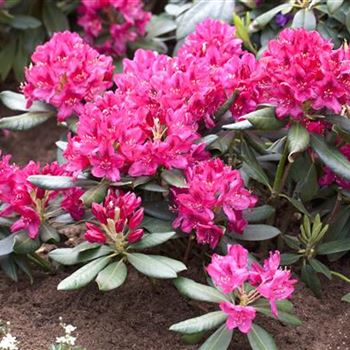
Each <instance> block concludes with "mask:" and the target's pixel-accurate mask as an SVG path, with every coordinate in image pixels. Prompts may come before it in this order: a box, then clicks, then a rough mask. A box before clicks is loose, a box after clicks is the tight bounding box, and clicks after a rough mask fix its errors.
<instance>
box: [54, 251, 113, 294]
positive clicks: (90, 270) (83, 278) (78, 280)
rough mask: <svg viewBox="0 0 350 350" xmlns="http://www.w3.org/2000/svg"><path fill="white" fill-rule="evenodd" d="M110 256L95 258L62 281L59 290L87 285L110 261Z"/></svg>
mask: <svg viewBox="0 0 350 350" xmlns="http://www.w3.org/2000/svg"><path fill="white" fill-rule="evenodd" d="M110 260H111V258H110V257H108V256H105V257H102V258H99V259H96V260H93V261H91V262H89V263H88V264H86V265H85V266H83V267H81V268H80V269H79V270H77V271H75V272H74V273H73V274H71V275H70V276H69V277H67V278H66V279H64V280H63V281H61V282H60V284H59V285H58V286H57V290H74V289H79V288H81V287H84V286H86V285H87V284H88V283H89V282H91V281H92V280H93V279H94V278H95V277H96V276H97V274H98V273H99V272H100V271H101V270H102V269H103V268H104V267H105V266H106V265H107V264H108V263H109V262H110Z"/></svg>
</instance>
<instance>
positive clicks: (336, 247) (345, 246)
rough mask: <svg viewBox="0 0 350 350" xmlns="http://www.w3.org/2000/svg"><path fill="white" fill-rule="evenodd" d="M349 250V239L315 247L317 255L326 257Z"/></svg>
mask: <svg viewBox="0 0 350 350" xmlns="http://www.w3.org/2000/svg"><path fill="white" fill-rule="evenodd" d="M348 250H350V238H344V239H339V240H337V241H331V242H326V243H322V244H320V245H319V246H318V247H317V254H319V255H326V254H333V253H339V252H345V251H348Z"/></svg>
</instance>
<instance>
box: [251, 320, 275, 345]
mask: <svg viewBox="0 0 350 350" xmlns="http://www.w3.org/2000/svg"><path fill="white" fill-rule="evenodd" d="M248 340H249V344H250V346H251V347H252V349H253V350H277V346H276V343H275V341H274V340H273V338H272V336H271V335H270V334H269V333H267V332H266V331H265V329H263V328H261V327H260V326H258V325H257V324H253V326H252V330H251V331H250V332H249V333H248Z"/></svg>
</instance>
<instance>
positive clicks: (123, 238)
mask: <svg viewBox="0 0 350 350" xmlns="http://www.w3.org/2000/svg"><path fill="white" fill-rule="evenodd" d="M140 205H141V198H140V197H137V196H136V195H135V193H132V192H127V193H122V192H119V191H113V190H111V189H110V190H109V191H108V194H107V196H106V197H105V199H104V201H103V203H102V204H97V203H93V204H92V213H93V215H94V216H95V217H96V219H97V220H98V221H99V225H98V226H97V225H95V224H91V223H87V227H88V231H87V232H86V234H85V239H86V240H88V241H89V242H92V241H93V240H94V242H97V243H101V244H104V243H107V242H108V243H113V242H114V243H113V244H117V245H118V246H121V245H123V244H125V242H128V243H129V244H132V243H136V242H138V241H139V240H141V239H142V236H143V229H141V228H139V226H140V224H141V222H142V220H143V208H140ZM102 236H103V237H104V238H103V239H102Z"/></svg>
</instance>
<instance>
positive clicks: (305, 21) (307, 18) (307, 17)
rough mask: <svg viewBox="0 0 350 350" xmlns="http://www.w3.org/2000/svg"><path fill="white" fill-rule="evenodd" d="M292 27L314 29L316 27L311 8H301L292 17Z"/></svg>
mask: <svg viewBox="0 0 350 350" xmlns="http://www.w3.org/2000/svg"><path fill="white" fill-rule="evenodd" d="M292 28H304V29H306V30H314V29H315V28H316V17H315V14H314V12H313V11H312V10H309V9H301V10H299V11H298V12H297V13H296V14H295V15H294V18H293V22H292Z"/></svg>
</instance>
